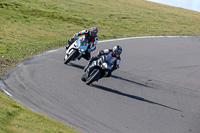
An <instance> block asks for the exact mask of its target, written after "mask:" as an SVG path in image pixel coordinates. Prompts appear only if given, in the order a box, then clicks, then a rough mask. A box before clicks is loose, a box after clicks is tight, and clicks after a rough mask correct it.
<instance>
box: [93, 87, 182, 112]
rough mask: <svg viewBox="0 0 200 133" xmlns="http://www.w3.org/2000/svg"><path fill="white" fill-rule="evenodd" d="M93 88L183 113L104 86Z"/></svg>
mask: <svg viewBox="0 0 200 133" xmlns="http://www.w3.org/2000/svg"><path fill="white" fill-rule="evenodd" d="M92 87H95V88H98V89H101V90H104V91H108V92H111V93H115V94H118V95H121V96H126V97H128V98H132V99H135V100H139V101H143V102H147V103H151V104H155V105H159V106H162V107H165V108H169V109H172V110H175V111H179V112H182V111H181V110H179V109H175V108H172V107H169V106H166V105H163V104H160V103H156V102H153V101H149V100H147V99H144V98H142V97H139V96H134V95H130V94H126V93H123V92H120V91H117V90H113V89H111V88H108V87H104V86H101V85H96V84H93V85H92Z"/></svg>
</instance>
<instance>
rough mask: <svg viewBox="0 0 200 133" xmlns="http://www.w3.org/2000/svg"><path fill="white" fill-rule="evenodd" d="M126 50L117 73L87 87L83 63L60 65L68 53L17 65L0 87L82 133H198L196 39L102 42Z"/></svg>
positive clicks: (199, 57) (199, 45)
mask: <svg viewBox="0 0 200 133" xmlns="http://www.w3.org/2000/svg"><path fill="white" fill-rule="evenodd" d="M115 44H118V45H121V46H122V47H123V53H122V56H121V58H122V61H121V64H120V69H119V70H116V71H115V72H113V75H112V77H110V78H104V79H101V80H99V82H95V83H93V84H92V85H91V86H87V85H86V84H85V83H84V82H82V81H81V76H82V74H83V68H84V66H85V65H86V64H87V62H86V60H84V59H81V60H80V61H74V62H72V63H71V64H69V65H64V64H63V58H64V54H65V49H64V48H60V49H56V50H53V51H49V52H46V53H43V54H41V55H38V56H35V57H32V58H30V59H28V60H25V61H23V62H21V63H20V64H19V65H17V66H16V67H15V68H13V69H12V70H10V71H9V72H8V73H7V74H6V75H5V76H4V77H3V78H2V81H1V87H2V88H3V89H4V91H5V92H6V93H7V94H9V95H12V97H13V98H14V99H16V100H17V101H20V102H21V103H23V104H24V105H26V106H27V107H29V108H30V109H32V110H34V111H36V112H39V113H41V114H45V115H48V116H49V117H51V118H54V119H56V120H59V121H61V122H63V123H65V124H68V125H70V126H72V127H74V128H76V129H77V130H79V131H82V132H84V133H200V37H141V38H128V39H124V40H123V39H119V40H115V41H113V40H112V41H105V42H101V43H99V44H98V46H97V50H96V51H94V52H93V53H92V55H95V54H96V53H97V51H98V50H100V49H105V48H112V47H113V46H114V45H115Z"/></svg>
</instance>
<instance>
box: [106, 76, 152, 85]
mask: <svg viewBox="0 0 200 133" xmlns="http://www.w3.org/2000/svg"><path fill="white" fill-rule="evenodd" d="M110 77H112V78H115V79H119V80H123V81H126V82H129V83H134V84H137V85H141V86H144V87H148V88H153V87H151V86H149V85H147V84H143V83H139V82H136V81H133V80H129V79H126V78H123V77H119V76H116V75H111V76H110Z"/></svg>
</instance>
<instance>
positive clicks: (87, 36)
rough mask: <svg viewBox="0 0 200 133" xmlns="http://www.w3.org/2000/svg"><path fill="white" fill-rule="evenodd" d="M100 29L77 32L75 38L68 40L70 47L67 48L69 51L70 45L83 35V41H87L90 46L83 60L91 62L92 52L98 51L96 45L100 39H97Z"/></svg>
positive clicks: (94, 28) (93, 28)
mask: <svg viewBox="0 0 200 133" xmlns="http://www.w3.org/2000/svg"><path fill="white" fill-rule="evenodd" d="M97 33H98V29H97V28H96V27H92V28H91V29H90V30H83V31H80V32H77V33H75V34H74V37H73V38H71V39H69V40H68V43H69V45H68V46H67V47H66V49H68V48H69V47H70V45H71V44H72V43H73V42H74V41H76V39H77V37H78V36H80V35H83V37H82V38H83V40H85V41H87V43H89V44H90V45H89V46H88V49H87V51H86V52H85V54H84V55H83V58H85V59H86V60H89V59H90V57H91V54H90V52H92V51H94V50H95V49H96V45H97V43H98V37H97Z"/></svg>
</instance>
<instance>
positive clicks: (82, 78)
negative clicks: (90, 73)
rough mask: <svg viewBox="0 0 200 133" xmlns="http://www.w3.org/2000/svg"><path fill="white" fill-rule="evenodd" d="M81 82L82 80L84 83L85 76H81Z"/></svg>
mask: <svg viewBox="0 0 200 133" xmlns="http://www.w3.org/2000/svg"><path fill="white" fill-rule="evenodd" d="M81 80H82V81H83V82H86V78H85V74H83V76H82V77H81Z"/></svg>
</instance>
